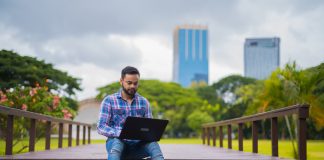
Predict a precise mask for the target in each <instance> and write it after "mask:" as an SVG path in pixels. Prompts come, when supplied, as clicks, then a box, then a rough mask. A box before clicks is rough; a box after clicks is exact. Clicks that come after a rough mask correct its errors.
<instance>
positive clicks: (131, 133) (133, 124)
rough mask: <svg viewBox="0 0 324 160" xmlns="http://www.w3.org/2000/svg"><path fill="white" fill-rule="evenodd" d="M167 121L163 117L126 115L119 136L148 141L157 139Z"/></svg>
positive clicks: (159, 137) (160, 135)
mask: <svg viewBox="0 0 324 160" xmlns="http://www.w3.org/2000/svg"><path fill="white" fill-rule="evenodd" d="M168 123H169V121H168V120H163V119H153V118H143V117H127V118H126V121H125V123H124V126H123V129H122V131H121V133H120V135H119V138H120V139H131V140H142V141H148V142H153V141H159V140H160V139H161V137H162V134H163V132H164V130H165V127H166V126H167V124H168Z"/></svg>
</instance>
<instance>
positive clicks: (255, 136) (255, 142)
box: [252, 121, 258, 153]
mask: <svg viewBox="0 0 324 160" xmlns="http://www.w3.org/2000/svg"><path fill="white" fill-rule="evenodd" d="M252 152H253V153H258V125H257V121H253V122H252Z"/></svg>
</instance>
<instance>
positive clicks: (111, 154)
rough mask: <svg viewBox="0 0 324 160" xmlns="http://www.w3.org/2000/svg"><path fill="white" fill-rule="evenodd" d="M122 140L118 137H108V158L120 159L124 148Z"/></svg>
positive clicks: (110, 159) (109, 159)
mask: <svg viewBox="0 0 324 160" xmlns="http://www.w3.org/2000/svg"><path fill="white" fill-rule="evenodd" d="M124 146H125V144H124V142H123V141H121V140H120V139H118V138H109V139H108V140H107V142H106V150H107V153H108V160H120V158H121V155H122V152H123V150H124Z"/></svg>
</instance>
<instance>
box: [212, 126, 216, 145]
mask: <svg viewBox="0 0 324 160" xmlns="http://www.w3.org/2000/svg"><path fill="white" fill-rule="evenodd" d="M212 136H213V146H216V127H212Z"/></svg>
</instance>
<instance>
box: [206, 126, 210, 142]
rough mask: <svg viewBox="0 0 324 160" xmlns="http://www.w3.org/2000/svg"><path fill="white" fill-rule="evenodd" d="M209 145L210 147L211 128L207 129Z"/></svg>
mask: <svg viewBox="0 0 324 160" xmlns="http://www.w3.org/2000/svg"><path fill="white" fill-rule="evenodd" d="M207 145H208V146H209V145H210V127H207Z"/></svg>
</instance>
